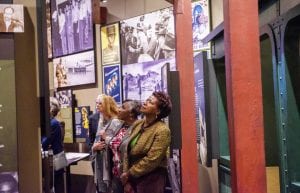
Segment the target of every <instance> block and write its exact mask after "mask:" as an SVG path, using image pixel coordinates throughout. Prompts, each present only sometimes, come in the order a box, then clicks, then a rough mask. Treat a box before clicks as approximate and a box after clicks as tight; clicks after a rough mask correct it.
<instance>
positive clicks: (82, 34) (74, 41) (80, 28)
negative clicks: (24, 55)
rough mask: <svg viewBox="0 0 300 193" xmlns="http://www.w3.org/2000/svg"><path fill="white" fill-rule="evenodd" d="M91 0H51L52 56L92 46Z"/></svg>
mask: <svg viewBox="0 0 300 193" xmlns="http://www.w3.org/2000/svg"><path fill="white" fill-rule="evenodd" d="M91 1H92V0H80V1H70V0H52V1H51V30H52V49H53V53H52V54H53V57H54V58H56V57H60V56H65V55H68V54H73V53H77V52H82V51H86V50H89V49H92V48H93V42H94V41H93V24H92V2H91Z"/></svg>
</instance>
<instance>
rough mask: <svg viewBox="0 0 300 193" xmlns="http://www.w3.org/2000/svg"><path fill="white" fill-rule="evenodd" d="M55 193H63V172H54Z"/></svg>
mask: <svg viewBox="0 0 300 193" xmlns="http://www.w3.org/2000/svg"><path fill="white" fill-rule="evenodd" d="M54 189H55V193H64V192H65V190H64V189H65V188H64V170H63V169H62V170H59V171H56V172H55V174H54Z"/></svg>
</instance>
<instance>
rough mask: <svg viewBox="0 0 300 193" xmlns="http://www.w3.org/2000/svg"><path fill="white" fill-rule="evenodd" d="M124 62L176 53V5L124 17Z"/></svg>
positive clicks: (122, 48) (163, 57) (157, 58)
mask: <svg viewBox="0 0 300 193" xmlns="http://www.w3.org/2000/svg"><path fill="white" fill-rule="evenodd" d="M120 25H121V50H122V64H123V65H125V64H135V63H141V62H147V61H156V60H161V59H167V58H173V57H175V32H174V16H173V8H166V9H161V10H159V11H156V12H152V13H149V14H145V15H141V16H138V17H134V18H131V19H128V20H124V21H121V23H120Z"/></svg>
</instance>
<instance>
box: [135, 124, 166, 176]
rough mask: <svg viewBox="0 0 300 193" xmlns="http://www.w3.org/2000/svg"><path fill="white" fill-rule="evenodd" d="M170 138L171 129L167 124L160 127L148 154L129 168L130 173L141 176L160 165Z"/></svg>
mask: <svg viewBox="0 0 300 193" xmlns="http://www.w3.org/2000/svg"><path fill="white" fill-rule="evenodd" d="M170 140H171V137H170V130H169V129H168V128H167V127H166V126H165V127H162V128H161V129H159V130H158V131H157V133H156V134H155V136H154V140H153V143H152V146H151V148H150V150H149V151H148V153H147V155H146V156H145V157H143V158H142V159H141V160H139V161H138V162H137V163H136V164H134V165H133V166H132V167H131V168H130V169H129V173H130V175H132V176H133V177H140V176H142V175H145V174H147V173H149V172H151V171H153V170H154V169H156V168H157V167H158V166H160V165H161V162H162V160H163V159H164V158H165V156H166V152H167V149H168V147H169V145H170Z"/></svg>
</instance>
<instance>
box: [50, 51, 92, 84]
mask: <svg viewBox="0 0 300 193" xmlns="http://www.w3.org/2000/svg"><path fill="white" fill-rule="evenodd" d="M53 66H54V71H53V79H54V88H63V87H69V86H78V85H84V84H91V83H95V81H96V77H95V76H96V75H95V56H94V51H93V50H92V51H88V52H83V53H79V54H74V55H70V56H63V57H60V58H55V59H53Z"/></svg>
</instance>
